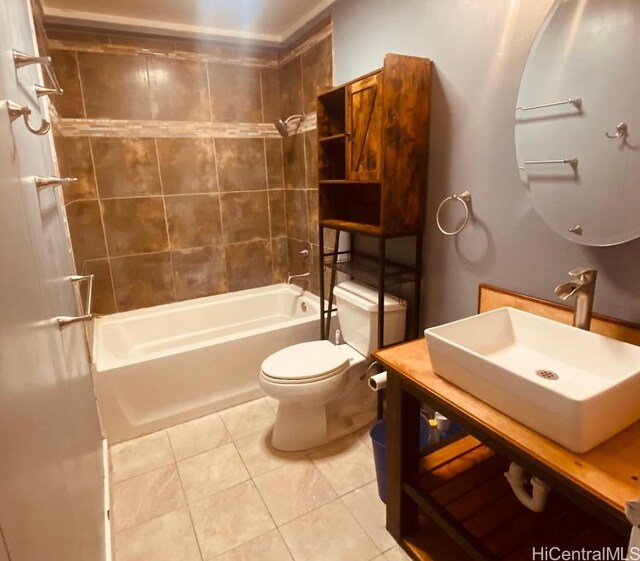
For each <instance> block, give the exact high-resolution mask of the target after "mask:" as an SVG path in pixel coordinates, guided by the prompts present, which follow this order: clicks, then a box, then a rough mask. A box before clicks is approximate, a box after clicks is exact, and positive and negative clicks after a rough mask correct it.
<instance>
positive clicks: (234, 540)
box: [189, 481, 275, 560]
mask: <svg viewBox="0 0 640 561" xmlns="http://www.w3.org/2000/svg"><path fill="white" fill-rule="evenodd" d="M189 508H190V509H191V515H192V518H193V525H194V526H195V529H196V536H197V537H198V543H199V544H200V549H201V551H202V555H203V557H204V558H205V559H206V560H209V559H211V558H212V557H214V556H216V555H219V554H220V553H224V552H225V551H229V550H231V549H233V548H234V547H237V546H239V545H241V544H243V543H246V542H248V541H250V540H252V539H254V538H257V537H258V536H260V535H262V534H264V533H266V532H268V531H269V530H272V529H274V528H275V525H274V523H273V520H272V519H271V516H270V515H269V512H268V511H267V508H266V507H265V506H264V503H263V502H262V499H261V498H260V495H259V494H258V490H257V489H256V487H255V485H254V484H253V482H252V481H247V482H245V483H240V484H239V485H236V486H235V487H232V488H231V489H226V490H224V491H221V492H220V493H216V494H215V495H211V496H210V497H207V498H205V499H202V500H200V501H198V502H196V503H193V504H191V505H190V506H189Z"/></svg>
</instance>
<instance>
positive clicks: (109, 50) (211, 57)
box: [48, 39, 278, 68]
mask: <svg viewBox="0 0 640 561" xmlns="http://www.w3.org/2000/svg"><path fill="white" fill-rule="evenodd" d="M48 43H49V48H50V49H52V50H59V51H77V52H82V53H102V54H117V55H130V56H140V55H146V56H155V57H163V58H170V59H175V60H191V61H198V62H222V63H225V64H234V65H237V66H257V67H261V68H278V61H277V60H276V58H275V54H274V58H273V59H272V60H269V59H267V58H259V57H242V56H234V55H232V54H228V52H227V53H225V52H224V49H221V51H222V52H221V53H220V54H219V55H216V54H212V53H195V52H189V51H180V50H171V51H165V50H161V49H146V48H140V47H130V46H127V45H111V44H107V43H82V42H79V41H64V40H60V39H49V41H48Z"/></svg>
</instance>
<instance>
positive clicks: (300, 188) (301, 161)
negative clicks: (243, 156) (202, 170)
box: [279, 22, 333, 294]
mask: <svg viewBox="0 0 640 561" xmlns="http://www.w3.org/2000/svg"><path fill="white" fill-rule="evenodd" d="M326 25H327V22H323V23H321V24H320V25H319V26H318V27H316V28H315V29H313V30H311V32H309V33H308V34H306V35H305V36H303V37H302V38H301V39H300V40H299V41H297V42H296V43H295V44H293V45H291V46H290V47H289V48H288V49H286V50H285V51H284V52H283V53H281V55H280V68H279V82H280V105H281V111H282V114H283V116H285V117H286V116H288V115H295V114H300V113H304V114H309V113H313V112H315V110H316V96H317V89H318V88H322V87H327V86H331V85H333V54H332V37H331V35H330V34H329V35H327V36H325V37H323V38H321V39H319V40H318V39H317V37H318V34H319V33H322V29H323V26H326ZM329 25H330V23H329ZM325 29H326V28H325ZM304 128H306V127H304ZM317 142H318V137H317V131H316V130H315V127H314V128H313V129H312V130H307V131H305V132H302V133H299V134H295V135H292V136H289V137H287V138H285V139H283V142H282V145H283V156H284V187H285V190H284V195H285V203H286V204H285V208H286V226H287V248H288V258H289V267H290V269H291V272H293V273H296V274H297V273H301V272H304V271H305V263H304V262H303V260H302V259H301V258H300V256H299V253H300V251H301V250H303V249H305V248H308V249H310V250H311V254H312V264H311V280H310V286H309V287H310V289H311V290H312V291H313V292H314V293H315V294H318V292H319V287H318V284H319V282H318V278H319V269H318V268H319V263H320V250H319V246H318V146H317ZM331 243H332V240H331V239H328V240H326V242H325V245H330V244H331Z"/></svg>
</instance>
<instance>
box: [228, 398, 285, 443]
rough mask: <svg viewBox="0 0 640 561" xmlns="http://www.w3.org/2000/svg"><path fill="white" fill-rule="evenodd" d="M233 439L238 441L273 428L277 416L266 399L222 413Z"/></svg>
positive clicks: (250, 402)
mask: <svg viewBox="0 0 640 561" xmlns="http://www.w3.org/2000/svg"><path fill="white" fill-rule="evenodd" d="M220 417H221V418H222V421H223V422H224V424H225V425H226V427H227V430H228V431H229V434H231V438H233V439H234V440H237V439H239V438H243V437H244V436H248V435H250V434H253V433H254V432H259V431H262V430H264V429H267V428H269V427H272V426H273V422H274V421H275V418H276V414H275V413H274V412H273V409H271V406H270V405H269V404H268V403H267V402H266V400H265V399H264V398H260V399H255V400H254V401H249V402H247V403H243V404H241V405H236V406H235V407H232V408H231V409H225V410H224V411H221V412H220Z"/></svg>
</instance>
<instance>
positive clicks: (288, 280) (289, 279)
mask: <svg viewBox="0 0 640 561" xmlns="http://www.w3.org/2000/svg"><path fill="white" fill-rule="evenodd" d="M309 276H311V273H308V272H307V273H302V274H300V275H291V274H290V275H288V276H287V284H291V283H292V282H293V281H294V280H295V279H303V278H305V277H309Z"/></svg>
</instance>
